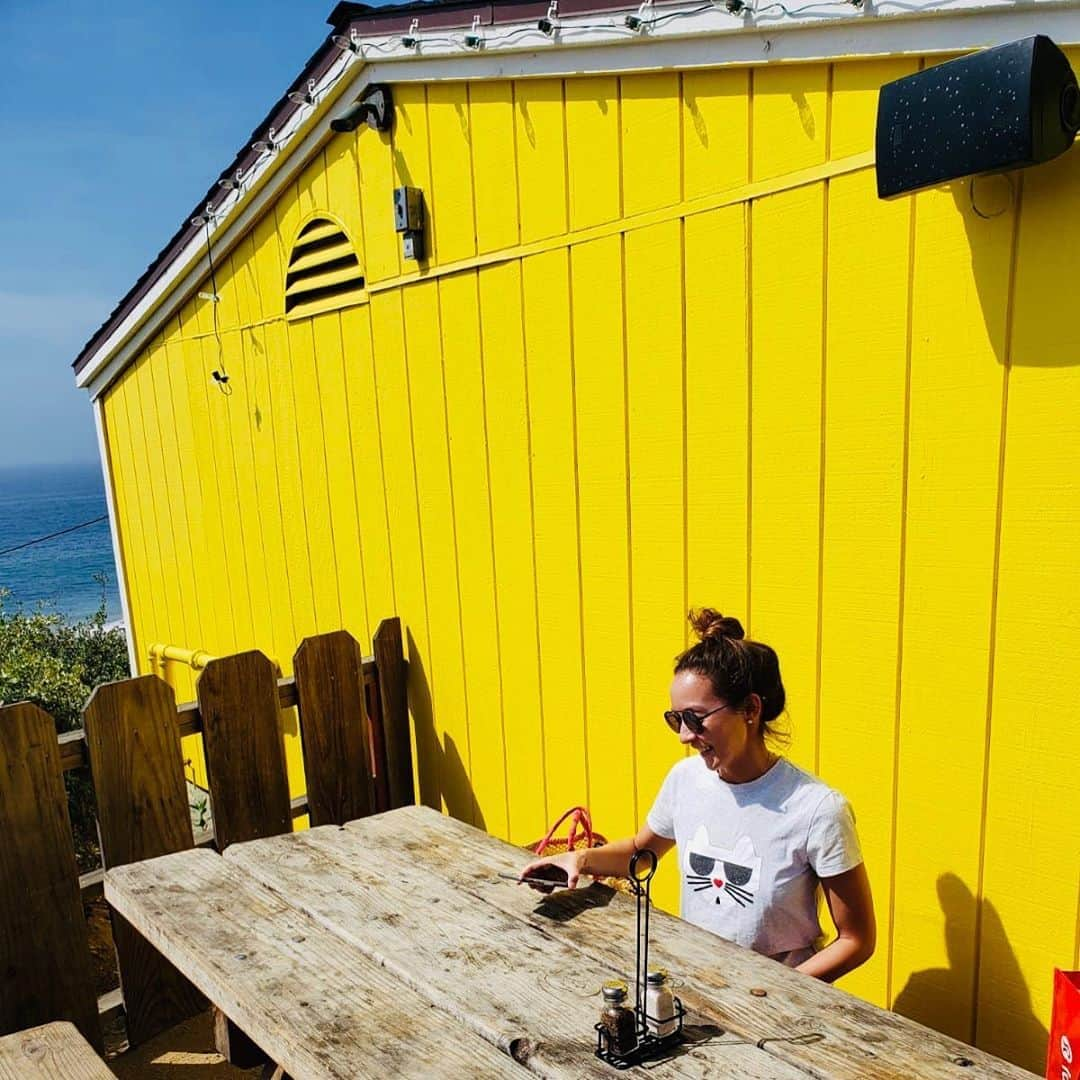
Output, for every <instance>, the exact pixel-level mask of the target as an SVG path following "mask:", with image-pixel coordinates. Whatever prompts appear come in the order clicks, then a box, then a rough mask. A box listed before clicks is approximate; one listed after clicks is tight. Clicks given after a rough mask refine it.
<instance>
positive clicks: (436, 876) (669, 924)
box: [105, 807, 1031, 1080]
mask: <svg viewBox="0 0 1080 1080" xmlns="http://www.w3.org/2000/svg"><path fill="white" fill-rule="evenodd" d="M523 861H524V856H523V853H522V852H521V850H520V849H518V848H515V847H512V846H511V845H509V844H506V843H504V842H502V841H500V840H496V839H494V838H492V837H490V836H487V835H486V834H485V833H483V832H480V831H479V830H477V829H474V828H471V827H470V826H468V825H463V824H461V823H460V822H457V821H454V820H453V819H451V818H446V817H443V816H442V815H441V814H438V813H435V812H434V811H432V810H428V809H425V808H423V807H409V808H406V809H402V810H395V811H391V812H390V813H386V814H380V815H377V816H375V817H370V818H365V819H364V820H362V821H355V822H351V823H350V824H349V825H346V826H345V827H344V828H338V827H337V826H324V827H322V828H318V829H312V830H310V831H307V832H301V833H293V834H291V835H287V836H280V837H274V838H272V839H267V840H255V841H252V842H251V843H247V844H237V845H234V846H233V847H231V848H229V849H228V850H227V851H226V853H225V855H224V856H219V855H215V854H214V853H212V852H210V851H206V850H193V851H185V852H180V853H178V854H175V855H167V856H164V857H163V858H160V859H152V860H149V861H147V862H142V863H136V864H133V865H130V866H125V867H121V868H119V869H116V870H110V871H108V873H107V874H106V879H105V894H106V897H107V898H108V900H109V902H110V903H111V904H112V905H113V907H114V908H115V909H116V910H117V911H119V912H120V914H122V915H123V916H124V917H125V918H126V919H127V920H128V921H130V922H131V923H132V924H133V925H134V926H135V928H136V929H137V930H139V931H140V932H141V933H142V934H143V935H144V936H146V937H147V938H148V939H149V941H150V942H151V943H152V944H153V945H154V946H155V947H156V948H158V949H159V950H160V951H161V952H162V953H164V955H165V956H166V957H167V958H168V959H169V960H170V961H171V962H172V963H174V964H175V965H176V966H177V967H178V968H179V969H180V970H181V971H182V972H184V974H185V975H187V976H188V978H190V979H191V981H192V982H193V983H194V984H195V985H196V986H197V987H198V988H199V989H200V990H201V991H202V992H203V993H205V994H206V995H207V997H209V998H210V1000H211V1001H213V1002H214V1004H216V1005H218V1006H219V1007H220V1008H221V1009H222V1010H223V1011H224V1012H225V1014H226V1015H227V1016H228V1017H229V1018H230V1019H231V1020H232V1021H233V1022H234V1023H235V1024H237V1025H238V1026H239V1027H240V1028H241V1029H242V1030H244V1031H245V1032H246V1033H247V1034H248V1035H249V1036H251V1038H252V1039H254V1040H255V1042H256V1043H258V1044H259V1045H260V1046H261V1047H262V1048H263V1049H264V1050H265V1051H266V1052H267V1053H268V1054H269V1055H270V1056H271V1057H273V1058H274V1060H275V1061H277V1062H278V1063H279V1064H280V1065H282V1066H284V1068H285V1069H286V1071H287V1072H288V1073H289V1074H290V1075H292V1076H293V1077H295V1078H296V1080H306V1078H308V1077H350V1078H351V1077H363V1076H372V1077H375V1076H378V1077H382V1076H385V1075H387V1074H390V1075H397V1076H440V1077H451V1076H470V1077H478V1076H484V1077H494V1076H524V1075H525V1071H526V1068H527V1069H528V1070H531V1071H532V1072H534V1073H537V1074H539V1075H541V1076H548V1077H558V1078H570V1077H573V1078H575V1080H576V1078H579V1077H597V1078H598V1077H607V1078H609V1080H610V1077H612V1076H615V1075H617V1074H616V1073H615V1072H614V1070H612V1069H611V1068H610V1066H607V1065H605V1064H603V1063H602V1062H600V1061H599V1060H597V1059H596V1058H595V1057H594V1056H593V1050H594V1048H595V1033H594V1031H593V1027H592V1025H593V1023H594V1022H595V1020H596V1019H597V1017H598V1015H599V1011H600V997H599V988H600V985H601V984H602V983H603V982H604V981H605V980H606V979H610V978H613V977H617V976H621V977H622V978H625V979H627V980H628V981H630V982H631V983H632V981H633V971H634V962H635V961H634V922H635V919H634V914H635V913H634V902H633V900H632V899H631V898H629V897H626V896H623V895H622V894H619V893H614V892H613V891H612V890H610V889H607V888H605V887H604V886H602V885H593V886H591V887H590V888H587V889H579V890H577V891H575V892H565V891H564V892H560V893H555V894H553V895H552V896H551V897H548V898H544V897H541V896H539V894H537V893H535V892H533V891H531V890H528V889H525V888H524V887H522V886H518V885H516V884H514V883H513V882H511V881H506V880H504V879H502V878H500V877H498V873H499V872H516V871H518V870H519V869H520V867H521V865H522V863H523ZM650 936H651V946H650V966H653V967H664V968H666V969H667V970H668V972H669V973H670V974H671V976H672V979H673V983H674V984H675V987H676V992H677V993H678V995H679V997H680V998H681V999H682V1001H683V1004H684V1006H685V1007H686V1008H687V1009H688V1011H689V1016H688V1017H687V1033H688V1036H689V1038H688V1041H687V1042H686V1043H685V1044H684V1045H683V1046H681V1047H680V1048H679V1049H678V1050H677V1051H676V1052H675V1053H674V1054H673V1055H672V1056H671V1057H670V1058H668V1059H666V1060H664V1061H661V1062H653V1063H650V1065H649V1066H648V1069H649V1072H650V1073H651V1074H655V1075H656V1076H658V1077H665V1078H666V1077H696V1078H701V1077H705V1076H714V1075H717V1074H722V1075H730V1076H738V1077H742V1078H746V1080H755V1078H760V1080H806V1078H807V1077H808V1076H814V1077H826V1078H835V1080H875V1078H885V1077H889V1078H898V1077H904V1078H911V1077H921V1078H927V1080H946V1078H949V1080H956V1078H958V1077H964V1078H970V1077H994V1078H1004V1077H1029V1078H1030V1076H1031V1074H1030V1073H1027V1072H1024V1071H1023V1070H1021V1069H1017V1068H1016V1067H1014V1066H1012V1065H1009V1064H1007V1063H1006V1062H1003V1061H1000V1060H998V1059H997V1058H993V1057H990V1056H989V1055H987V1054H984V1053H982V1052H980V1051H978V1050H974V1049H972V1048H971V1047H969V1046H966V1045H965V1044H963V1043H959V1042H956V1041H955V1040H952V1039H949V1038H946V1037H945V1036H943V1035H939V1034H938V1033H937V1032H934V1031H931V1030H929V1029H928V1028H924V1027H922V1026H920V1025H919V1024H915V1023H913V1022H912V1021H909V1020H906V1019H904V1018H903V1017H900V1016H898V1015H896V1014H895V1013H891V1012H887V1011H885V1010H882V1009H878V1008H876V1007H874V1006H872V1005H868V1004H866V1003H865V1002H863V1001H861V1000H859V999H858V998H855V997H852V996H851V995H849V994H846V993H844V992H843V991H841V990H837V989H835V988H834V987H830V986H826V985H825V984H823V983H820V982H818V981H817V980H815V979H811V978H808V977H806V976H804V975H800V974H798V973H797V972H794V971H791V970H789V969H787V968H785V967H783V966H781V965H780V964H777V963H774V962H773V961H771V960H768V959H765V958H764V957H761V956H757V955H756V954H754V953H752V952H749V951H748V950H745V949H741V948H739V947H737V946H735V945H731V944H730V943H728V942H725V941H723V940H721V939H719V938H717V937H716V936H715V935H713V934H710V933H708V932H707V931H704V930H701V929H699V928H698V927H694V926H691V925H690V924H689V923H685V922H683V921H682V920H681V919H677V918H674V917H672V916H669V915H664V914H662V913H659V912H654V913H653V916H652V928H651V935H650ZM751 989H754V990H756V991H758V992H759V993H758V994H756V995H752V994H751V993H750V991H751ZM762 990H764V991H765V996H760V991H762Z"/></svg>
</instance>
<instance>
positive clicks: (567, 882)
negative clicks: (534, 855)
mask: <svg viewBox="0 0 1080 1080" xmlns="http://www.w3.org/2000/svg"><path fill="white" fill-rule="evenodd" d="M584 864H585V849H582V850H580V851H567V852H564V853H563V854H562V855H549V856H547V857H546V858H543V859H536V860H534V861H533V862H531V863H529V865H528V866H526V867H525V869H524V870H522V871H521V877H523V878H544V879H546V880H548V881H550V882H551V884H550V885H540V884H538V883H537V882H535V881H527V882H525V884H526V885H528V886H529V888H531V889H536V890H537V892H542V893H549V892H551V891H552V890H554V889H574V888H576V887H577V883H578V878H579V877H580V876H581V875H582V873H583V872H584Z"/></svg>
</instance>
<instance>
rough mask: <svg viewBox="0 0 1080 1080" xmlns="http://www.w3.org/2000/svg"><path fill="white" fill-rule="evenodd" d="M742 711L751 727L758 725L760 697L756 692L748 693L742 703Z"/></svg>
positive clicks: (759, 719) (759, 720)
mask: <svg viewBox="0 0 1080 1080" xmlns="http://www.w3.org/2000/svg"><path fill="white" fill-rule="evenodd" d="M743 713H744V714H745V716H746V722H747V723H748V724H749V725H750V726H751V727H758V726H759V725H760V723H761V698H760V697H758V695H757V694H753V693H751V694H748V695H747V698H746V702H745V704H744V705H743Z"/></svg>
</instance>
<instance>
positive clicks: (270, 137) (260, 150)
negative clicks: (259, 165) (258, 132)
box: [251, 128, 280, 154]
mask: <svg viewBox="0 0 1080 1080" xmlns="http://www.w3.org/2000/svg"><path fill="white" fill-rule="evenodd" d="M276 134H277V132H276V130H275V129H274V128H271V129H270V130H269V131H268V132H267V133H266V138H265V139H256V140H255V142H253V143H252V144H251V149H252V150H254V151H255V153H257V154H276V153H277V150H278V147H279V146H280V143H278V142H277V141H275V139H274V136H275V135H276Z"/></svg>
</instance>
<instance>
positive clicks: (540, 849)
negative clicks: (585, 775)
mask: <svg viewBox="0 0 1080 1080" xmlns="http://www.w3.org/2000/svg"><path fill="white" fill-rule="evenodd" d="M568 818H569V820H570V829H569V831H568V832H567V835H566V836H565V837H564V838H563V837H559V838H557V837H556V836H555V833H556V832H557V831H558V828H559V826H560V825H561V824H562V823H563V822H564V821H566V820H567V819H568ZM579 843H580V846H581V847H587V848H590V847H599V846H600V845H601V844H606V843H607V840H605V839H604V837H602V836H601V835H600V834H599V833H594V832H593V827H592V818H591V817H589V811H588V810H586V809H585V807H584V806H571V807H570V809H569V810H567V811H566V813H564V814H563V815H562V817H560V818H559V820H558V821H556V822H555V824H554V825H552V826H551V828H550V829H548V831H547V835H546V836H545V837H544V839H543V840H538V841H537V842H536V843H535V844H530V845H529V847H530V848H532V851H533V854H534V855H561V854H562V853H563V852H564V851H576V850H577V848H578V845H579Z"/></svg>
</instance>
